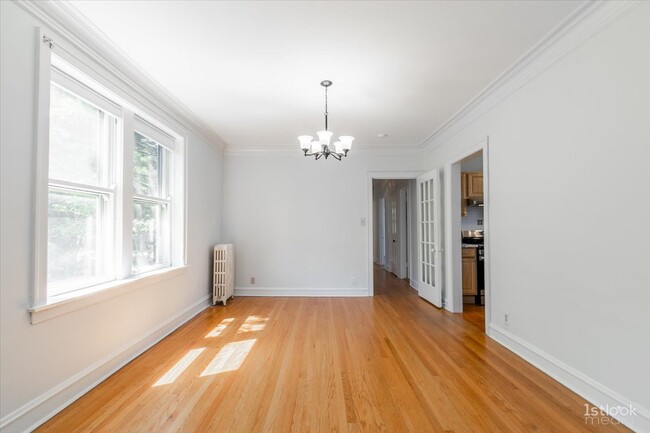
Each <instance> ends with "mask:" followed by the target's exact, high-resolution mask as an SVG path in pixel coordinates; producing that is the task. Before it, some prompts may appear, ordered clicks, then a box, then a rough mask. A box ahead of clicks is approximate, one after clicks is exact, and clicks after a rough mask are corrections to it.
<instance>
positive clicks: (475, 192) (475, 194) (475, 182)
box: [463, 172, 483, 200]
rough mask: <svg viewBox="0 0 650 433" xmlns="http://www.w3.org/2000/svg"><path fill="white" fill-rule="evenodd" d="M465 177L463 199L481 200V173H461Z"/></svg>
mask: <svg viewBox="0 0 650 433" xmlns="http://www.w3.org/2000/svg"><path fill="white" fill-rule="evenodd" d="M463 174H464V175H465V198H468V199H475V200H483V173H480V172H479V173H463Z"/></svg>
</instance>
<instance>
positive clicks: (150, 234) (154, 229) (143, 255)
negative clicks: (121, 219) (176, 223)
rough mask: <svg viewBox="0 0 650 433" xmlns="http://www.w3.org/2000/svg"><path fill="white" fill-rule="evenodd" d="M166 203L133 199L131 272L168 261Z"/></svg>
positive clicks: (140, 270)
mask: <svg viewBox="0 0 650 433" xmlns="http://www.w3.org/2000/svg"><path fill="white" fill-rule="evenodd" d="M166 211H167V205H165V204H160V203H151V202H147V201H141V200H134V202H133V272H134V273H138V272H142V271H145V270H147V269H148V268H152V267H157V266H160V265H164V264H167V263H168V254H167V247H166V245H165V238H166V237H168V234H167V233H168V230H167V223H166V221H167V219H168V218H166V216H167V215H166Z"/></svg>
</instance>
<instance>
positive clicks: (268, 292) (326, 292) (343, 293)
mask: <svg viewBox="0 0 650 433" xmlns="http://www.w3.org/2000/svg"><path fill="white" fill-rule="evenodd" d="M235 296H265V297H277V296H280V297H294V296H298V297H320V298H339V297H365V296H368V289H366V288H361V289H360V288H358V287H354V288H340V287H338V288H332V289H327V288H321V287H311V288H299V287H255V288H253V287H235Z"/></svg>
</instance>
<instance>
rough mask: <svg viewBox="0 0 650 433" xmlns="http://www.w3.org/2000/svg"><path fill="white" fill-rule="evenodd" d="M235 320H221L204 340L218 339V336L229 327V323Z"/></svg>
mask: <svg viewBox="0 0 650 433" xmlns="http://www.w3.org/2000/svg"><path fill="white" fill-rule="evenodd" d="M233 320H235V319H234V318H229V319H223V320H222V321H221V323H219V324H218V325H217V326H215V327H214V329H213V330H212V331H210V333H209V334H208V335H206V336H205V338H213V337H218V336H219V334H221V333H222V332H223V331H225V329H226V328H227V327H228V325H230V323H231V322H232V321H233Z"/></svg>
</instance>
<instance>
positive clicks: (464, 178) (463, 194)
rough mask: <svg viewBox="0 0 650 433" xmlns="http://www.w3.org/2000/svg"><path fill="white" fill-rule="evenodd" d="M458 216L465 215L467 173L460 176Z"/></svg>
mask: <svg viewBox="0 0 650 433" xmlns="http://www.w3.org/2000/svg"><path fill="white" fill-rule="evenodd" d="M460 194H461V200H460V214H461V216H465V215H467V173H461V174H460Z"/></svg>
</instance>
